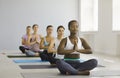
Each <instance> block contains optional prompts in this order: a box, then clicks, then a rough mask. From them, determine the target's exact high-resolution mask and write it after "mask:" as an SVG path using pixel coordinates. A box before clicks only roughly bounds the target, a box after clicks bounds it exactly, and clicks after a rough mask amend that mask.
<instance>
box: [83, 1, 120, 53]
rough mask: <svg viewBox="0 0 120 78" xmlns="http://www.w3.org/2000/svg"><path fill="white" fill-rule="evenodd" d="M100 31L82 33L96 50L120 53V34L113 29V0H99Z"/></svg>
mask: <svg viewBox="0 0 120 78" xmlns="http://www.w3.org/2000/svg"><path fill="white" fill-rule="evenodd" d="M98 18H99V19H98V27H99V28H98V32H90V33H89V32H88V33H82V35H83V37H84V38H86V39H87V41H88V42H89V43H90V45H91V46H92V48H93V50H94V52H99V53H104V54H108V55H120V49H119V46H120V35H118V34H119V33H116V32H114V31H112V0H99V3H98Z"/></svg>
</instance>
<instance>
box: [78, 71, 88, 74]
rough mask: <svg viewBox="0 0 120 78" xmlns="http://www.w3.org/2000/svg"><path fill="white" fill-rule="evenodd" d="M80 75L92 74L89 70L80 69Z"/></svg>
mask: <svg viewBox="0 0 120 78" xmlns="http://www.w3.org/2000/svg"><path fill="white" fill-rule="evenodd" d="M78 75H90V72H89V71H79V72H78Z"/></svg>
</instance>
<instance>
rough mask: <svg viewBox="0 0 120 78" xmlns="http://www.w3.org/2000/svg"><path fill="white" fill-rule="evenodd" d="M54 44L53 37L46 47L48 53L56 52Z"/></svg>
mask: <svg viewBox="0 0 120 78" xmlns="http://www.w3.org/2000/svg"><path fill="white" fill-rule="evenodd" d="M54 44H55V39H54V38H53V39H52V40H51V42H50V45H49V47H48V53H56V52H57V50H55V48H54V47H55V46H54Z"/></svg>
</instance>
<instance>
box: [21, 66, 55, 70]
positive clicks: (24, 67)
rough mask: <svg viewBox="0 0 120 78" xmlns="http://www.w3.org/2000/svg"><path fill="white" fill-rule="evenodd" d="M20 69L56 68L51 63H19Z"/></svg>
mask: <svg viewBox="0 0 120 78" xmlns="http://www.w3.org/2000/svg"><path fill="white" fill-rule="evenodd" d="M19 67H20V68H21V69H48V68H56V66H52V65H19Z"/></svg>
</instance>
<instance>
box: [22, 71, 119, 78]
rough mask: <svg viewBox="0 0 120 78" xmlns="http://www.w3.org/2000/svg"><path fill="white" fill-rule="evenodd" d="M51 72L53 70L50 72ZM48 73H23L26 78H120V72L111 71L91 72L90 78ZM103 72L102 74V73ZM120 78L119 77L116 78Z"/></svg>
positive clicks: (87, 77) (55, 72) (88, 77)
mask: <svg viewBox="0 0 120 78" xmlns="http://www.w3.org/2000/svg"><path fill="white" fill-rule="evenodd" d="M50 71H51V70H50ZM50 71H49V70H47V71H40V72H39V73H21V74H22V76H23V77H24V78H92V77H93V78H109V77H110V78H112V77H111V76H113V78H114V76H120V70H109V71H107V70H106V71H102V70H101V71H94V72H91V74H90V75H88V76H82V75H61V74H59V71H57V70H53V71H52V72H50ZM101 72H102V73H101ZM115 78H119V77H115Z"/></svg>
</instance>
